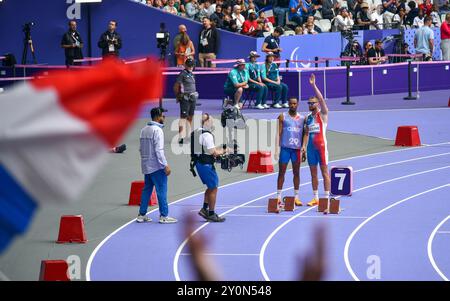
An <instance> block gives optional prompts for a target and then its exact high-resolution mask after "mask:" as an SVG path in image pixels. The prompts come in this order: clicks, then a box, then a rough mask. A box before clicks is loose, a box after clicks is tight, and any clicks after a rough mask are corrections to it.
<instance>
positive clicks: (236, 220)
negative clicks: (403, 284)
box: [87, 143, 450, 280]
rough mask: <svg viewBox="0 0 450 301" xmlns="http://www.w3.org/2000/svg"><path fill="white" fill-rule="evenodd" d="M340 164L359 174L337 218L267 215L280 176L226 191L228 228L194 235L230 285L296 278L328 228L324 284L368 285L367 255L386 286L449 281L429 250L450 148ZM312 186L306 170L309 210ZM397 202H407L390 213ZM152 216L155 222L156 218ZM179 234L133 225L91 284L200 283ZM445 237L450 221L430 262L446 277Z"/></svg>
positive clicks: (441, 213)
mask: <svg viewBox="0 0 450 301" xmlns="http://www.w3.org/2000/svg"><path fill="white" fill-rule="evenodd" d="M333 165H343V166H346V165H350V166H353V169H354V172H355V175H354V179H355V180H354V194H353V195H352V196H351V197H346V198H341V207H342V208H343V211H342V212H341V213H340V214H339V215H328V216H324V215H322V214H320V213H318V212H317V211H316V208H315V207H313V208H310V207H298V208H297V209H296V211H294V212H282V213H281V214H278V215H277V214H268V213H266V205H267V199H268V197H270V196H273V195H274V193H275V191H276V177H277V175H276V174H270V175H265V176H262V177H258V178H254V179H250V180H247V181H243V182H239V183H234V184H230V185H227V186H225V187H223V188H221V189H220V190H219V195H218V205H219V208H217V211H219V213H223V214H225V216H226V217H227V221H226V222H225V223H224V224H209V223H205V222H204V221H203V220H202V218H200V217H198V218H197V221H196V227H198V228H201V229H200V230H199V231H202V234H204V235H205V236H206V237H208V238H209V245H208V248H209V249H208V253H209V255H207V256H212V257H213V260H214V261H215V262H216V263H217V266H218V267H219V269H220V270H221V271H222V277H223V279H224V280H264V279H266V280H268V279H270V280H290V279H294V278H295V276H296V275H297V274H298V271H296V270H295V268H296V267H297V265H296V264H295V263H296V259H297V257H298V255H299V254H304V252H305V250H309V245H310V244H311V242H312V237H311V236H312V233H313V232H312V228H313V227H314V225H315V224H316V223H323V224H325V226H326V228H327V260H328V264H327V275H326V279H327V280H352V279H361V280H367V276H366V271H367V268H368V264H367V262H366V261H367V258H368V256H370V255H376V256H378V257H379V259H380V264H381V280H423V279H426V280H440V279H443V278H442V277H441V276H440V275H439V274H438V272H437V271H436V269H435V268H434V267H433V265H432V264H431V261H430V259H429V255H428V252H427V244H428V242H429V238H430V235H431V233H432V232H433V230H434V229H435V228H436V226H437V225H438V224H439V223H440V222H441V221H442V220H444V219H445V218H446V217H447V216H448V215H449V214H450V203H449V202H448V197H447V196H448V195H449V193H450V186H449V185H450V181H449V179H450V144H449V143H445V144H440V145H436V146H430V147H420V148H409V149H401V150H400V151H394V152H388V153H381V154H375V155H368V156H363V157H357V158H350V159H345V160H340V161H337V162H330V166H333ZM291 176H292V175H291V174H290V173H289V174H288V175H287V177H286V181H285V187H286V191H285V193H284V195H291V194H292V177H291ZM309 180H310V175H309V171H308V170H307V169H306V168H305V167H303V168H302V170H301V183H302V184H301V188H300V196H301V198H302V200H303V201H304V202H307V201H309V200H310V198H311V186H310V183H309ZM432 189H434V190H432ZM428 190H430V191H429V192H427V191H428ZM431 190H432V191H431ZM405 199H406V200H405ZM202 201H203V195H202V194H198V195H194V196H191V197H188V198H186V199H183V200H179V201H177V202H175V203H173V204H172V205H170V213H171V215H173V216H175V217H182V216H183V215H185V214H186V213H188V212H190V211H192V212H197V211H198V210H199V208H200V206H201V204H202ZM399 201H403V202H401V203H398V204H397V205H393V204H396V203H397V202H399ZM389 206H392V207H391V208H389ZM386 208H387V209H386ZM383 210H384V211H383ZM150 216H151V217H152V218H154V219H156V218H157V217H158V212H157V211H156V212H152V213H150ZM182 230H183V225H182V223H179V224H174V225H160V224H156V223H149V224H137V223H135V222H130V223H129V224H127V225H126V226H124V227H123V228H122V229H120V230H119V231H116V232H115V233H114V234H113V235H111V236H110V237H108V238H107V239H105V241H104V242H103V243H102V244H101V245H99V246H98V248H97V249H96V251H95V252H94V253H93V255H92V256H91V259H90V264H89V266H88V271H87V274H88V275H87V276H88V279H91V280H175V279H181V280H191V279H194V277H193V273H192V271H191V270H190V263H189V256H190V255H189V254H187V253H186V252H187V250H186V249H185V248H184V247H183V245H182V242H183V239H184V237H183V231H182ZM356 230H357V231H356ZM274 231H275V232H274ZM355 231H356V232H355ZM446 231H447V232H448V231H450V221H447V222H446V223H444V224H442V226H441V227H440V228H439V231H437V232H436V234H435V236H434V239H433V243H432V254H433V259H434V260H435V264H436V266H437V267H438V268H439V269H440V271H441V272H442V274H444V275H447V277H449V276H450V260H449V259H448V255H447V256H446V254H447V253H448V249H449V247H450V234H446ZM346 244H347V245H348V253H347V255H348V256H347V259H348V262H346V258H345V256H346V255H345V250H346Z"/></svg>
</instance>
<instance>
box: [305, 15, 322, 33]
mask: <svg viewBox="0 0 450 301" xmlns="http://www.w3.org/2000/svg"><path fill="white" fill-rule="evenodd" d="M309 24H312V25H313V28H312V29H313V32H312V33H313V34H315V33H322V29H320V28H319V26H316V25H315V24H314V17H313V16H308V18H307V19H306V23H305V26H306V25H309ZM305 29H306V28H305Z"/></svg>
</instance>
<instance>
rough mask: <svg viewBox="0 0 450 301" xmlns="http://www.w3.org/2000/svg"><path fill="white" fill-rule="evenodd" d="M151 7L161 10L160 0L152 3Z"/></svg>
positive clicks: (162, 6)
mask: <svg viewBox="0 0 450 301" xmlns="http://www.w3.org/2000/svg"><path fill="white" fill-rule="evenodd" d="M153 7H155V8H157V9H163V8H164V5H163V3H162V0H155V1H154V2H153Z"/></svg>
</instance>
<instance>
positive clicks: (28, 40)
mask: <svg viewBox="0 0 450 301" xmlns="http://www.w3.org/2000/svg"><path fill="white" fill-rule="evenodd" d="M24 33H25V38H24V39H23V52H22V65H26V63H27V56H28V47H30V52H31V56H32V57H33V64H37V60H36V55H35V52H34V46H33V40H32V39H31V30H30V29H25V30H24Z"/></svg>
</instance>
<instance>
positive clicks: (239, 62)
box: [233, 59, 245, 68]
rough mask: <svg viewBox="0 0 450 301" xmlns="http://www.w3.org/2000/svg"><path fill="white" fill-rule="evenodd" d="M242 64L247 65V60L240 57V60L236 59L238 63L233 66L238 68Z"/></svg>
mask: <svg viewBox="0 0 450 301" xmlns="http://www.w3.org/2000/svg"><path fill="white" fill-rule="evenodd" d="M241 65H245V60H243V59H238V60H237V61H236V64H235V65H234V66H233V67H234V68H236V67H238V66H241Z"/></svg>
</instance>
